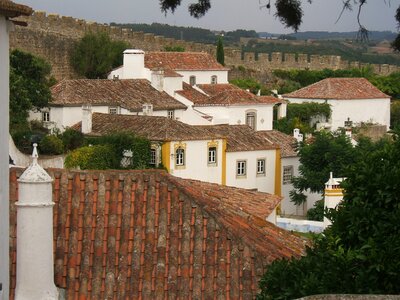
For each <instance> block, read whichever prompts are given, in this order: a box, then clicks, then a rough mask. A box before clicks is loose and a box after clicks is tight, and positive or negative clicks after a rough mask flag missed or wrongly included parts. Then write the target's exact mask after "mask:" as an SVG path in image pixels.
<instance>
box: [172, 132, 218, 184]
mask: <svg viewBox="0 0 400 300" xmlns="http://www.w3.org/2000/svg"><path fill="white" fill-rule="evenodd" d="M210 141H211V140H204V141H182V143H185V144H186V150H185V154H186V157H185V159H186V161H185V167H184V168H180V167H176V166H175V156H174V158H171V160H170V173H171V174H172V175H174V176H177V177H181V178H188V179H196V180H201V181H206V182H212V183H219V184H221V183H222V139H218V140H215V141H217V142H218V150H217V152H218V153H217V164H216V166H209V165H208V163H207V161H208V157H207V156H208V147H207V143H208V142H210ZM178 143H179V142H171V143H170V156H171V154H174V155H175V153H174V145H175V144H178Z"/></svg>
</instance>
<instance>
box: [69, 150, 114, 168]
mask: <svg viewBox="0 0 400 300" xmlns="http://www.w3.org/2000/svg"><path fill="white" fill-rule="evenodd" d="M117 163H118V162H117V160H116V157H115V152H114V149H113V147H112V146H111V145H95V146H86V147H82V148H78V149H76V150H74V151H72V152H71V153H69V154H68V155H67V157H66V158H65V162H64V165H65V167H66V168H80V169H81V170H87V169H95V170H105V169H112V168H113V166H115V165H116V164H117Z"/></svg>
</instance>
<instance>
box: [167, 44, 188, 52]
mask: <svg viewBox="0 0 400 300" xmlns="http://www.w3.org/2000/svg"><path fill="white" fill-rule="evenodd" d="M164 51H167V52H185V48H184V47H182V46H179V45H178V46H165V47H164Z"/></svg>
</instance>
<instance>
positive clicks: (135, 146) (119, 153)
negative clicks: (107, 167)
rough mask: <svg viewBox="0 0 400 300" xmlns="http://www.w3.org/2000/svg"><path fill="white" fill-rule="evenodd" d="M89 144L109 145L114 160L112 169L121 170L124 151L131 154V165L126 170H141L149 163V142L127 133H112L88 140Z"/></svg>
mask: <svg viewBox="0 0 400 300" xmlns="http://www.w3.org/2000/svg"><path fill="white" fill-rule="evenodd" d="M89 142H90V143H91V144H96V145H110V146H111V148H112V150H113V153H114V154H113V156H114V158H115V161H114V164H113V165H112V166H111V168H113V169H121V165H120V163H121V160H122V158H123V151H124V150H131V151H132V152H133V156H132V162H131V165H130V166H128V167H127V168H128V169H141V168H145V167H147V166H148V164H149V161H150V145H151V144H150V141H149V140H147V139H145V138H142V137H137V136H135V135H133V134H132V133H128V132H120V133H113V134H109V135H106V136H103V137H99V138H92V139H90V140H89Z"/></svg>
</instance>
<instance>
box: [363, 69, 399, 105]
mask: <svg viewBox="0 0 400 300" xmlns="http://www.w3.org/2000/svg"><path fill="white" fill-rule="evenodd" d="M370 81H371V83H372V84H373V85H375V86H376V87H377V88H378V89H379V90H381V91H382V92H384V93H385V94H388V95H389V96H391V97H393V98H395V99H400V72H396V73H392V74H390V75H388V76H374V77H372V78H370Z"/></svg>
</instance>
